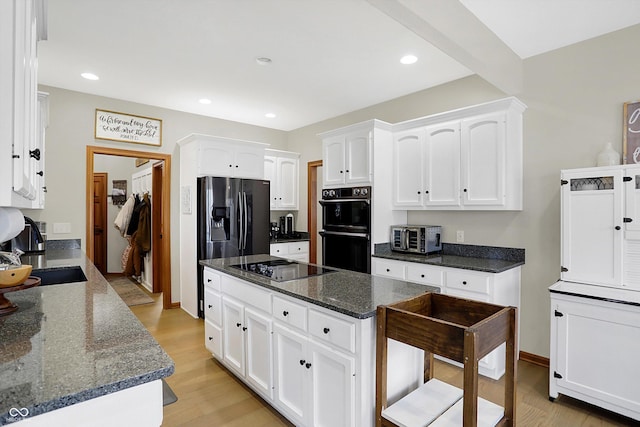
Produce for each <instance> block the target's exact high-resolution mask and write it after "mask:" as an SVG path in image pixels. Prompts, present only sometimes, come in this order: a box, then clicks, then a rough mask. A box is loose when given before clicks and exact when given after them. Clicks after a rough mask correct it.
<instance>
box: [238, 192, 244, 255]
mask: <svg viewBox="0 0 640 427" xmlns="http://www.w3.org/2000/svg"><path fill="white" fill-rule="evenodd" d="M238 213H239V215H238V228H239V231H240V232H239V233H238V250H242V235H243V234H244V229H243V227H242V226H243V219H242V217H243V216H244V215H243V212H242V195H241V193H238Z"/></svg>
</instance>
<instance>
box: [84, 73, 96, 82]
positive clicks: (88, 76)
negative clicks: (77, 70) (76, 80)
mask: <svg viewBox="0 0 640 427" xmlns="http://www.w3.org/2000/svg"><path fill="white" fill-rule="evenodd" d="M80 75H81V76H82V77H84V78H85V79H87V80H100V77H98V76H96V75H95V74H93V73H82V74H80Z"/></svg>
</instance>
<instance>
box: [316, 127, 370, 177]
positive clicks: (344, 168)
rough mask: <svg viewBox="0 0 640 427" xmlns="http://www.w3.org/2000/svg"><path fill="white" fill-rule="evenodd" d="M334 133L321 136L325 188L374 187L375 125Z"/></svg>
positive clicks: (344, 129)
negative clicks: (373, 135)
mask: <svg viewBox="0 0 640 427" xmlns="http://www.w3.org/2000/svg"><path fill="white" fill-rule="evenodd" d="M331 133H332V135H331V136H326V137H325V136H322V135H321V136H322V137H323V139H322V161H323V163H322V171H323V187H340V186H344V185H352V184H358V185H360V184H371V181H372V179H371V177H372V167H371V164H372V153H371V145H372V129H371V126H370V125H369V126H368V127H367V128H362V127H361V126H353V127H348V128H342V129H340V130H338V131H334V132H331ZM324 135H326V134H324Z"/></svg>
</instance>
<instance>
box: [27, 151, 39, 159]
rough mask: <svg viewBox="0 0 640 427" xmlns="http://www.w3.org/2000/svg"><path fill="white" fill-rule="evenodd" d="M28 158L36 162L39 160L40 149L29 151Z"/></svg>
mask: <svg viewBox="0 0 640 427" xmlns="http://www.w3.org/2000/svg"><path fill="white" fill-rule="evenodd" d="M29 156H30V157H32V158H34V159H36V160H40V149H39V148H36V149H35V150H29Z"/></svg>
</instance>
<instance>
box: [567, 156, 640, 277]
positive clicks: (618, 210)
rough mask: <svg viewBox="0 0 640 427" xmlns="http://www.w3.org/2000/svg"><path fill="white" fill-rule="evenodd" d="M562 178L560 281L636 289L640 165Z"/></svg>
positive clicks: (570, 173)
mask: <svg viewBox="0 0 640 427" xmlns="http://www.w3.org/2000/svg"><path fill="white" fill-rule="evenodd" d="M561 177H562V181H561V183H562V187H561V202H562V217H561V220H562V222H561V226H562V274H561V278H562V280H566V281H571V282H580V283H587V284H593V285H601V286H612V287H624V288H629V289H640V233H639V232H638V229H639V228H640V227H639V226H638V223H639V222H640V217H639V216H638V214H639V213H640V212H639V211H638V208H639V206H640V180H639V177H640V167H638V166H614V167H604V168H585V169H573V170H564V171H562V174H561Z"/></svg>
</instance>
